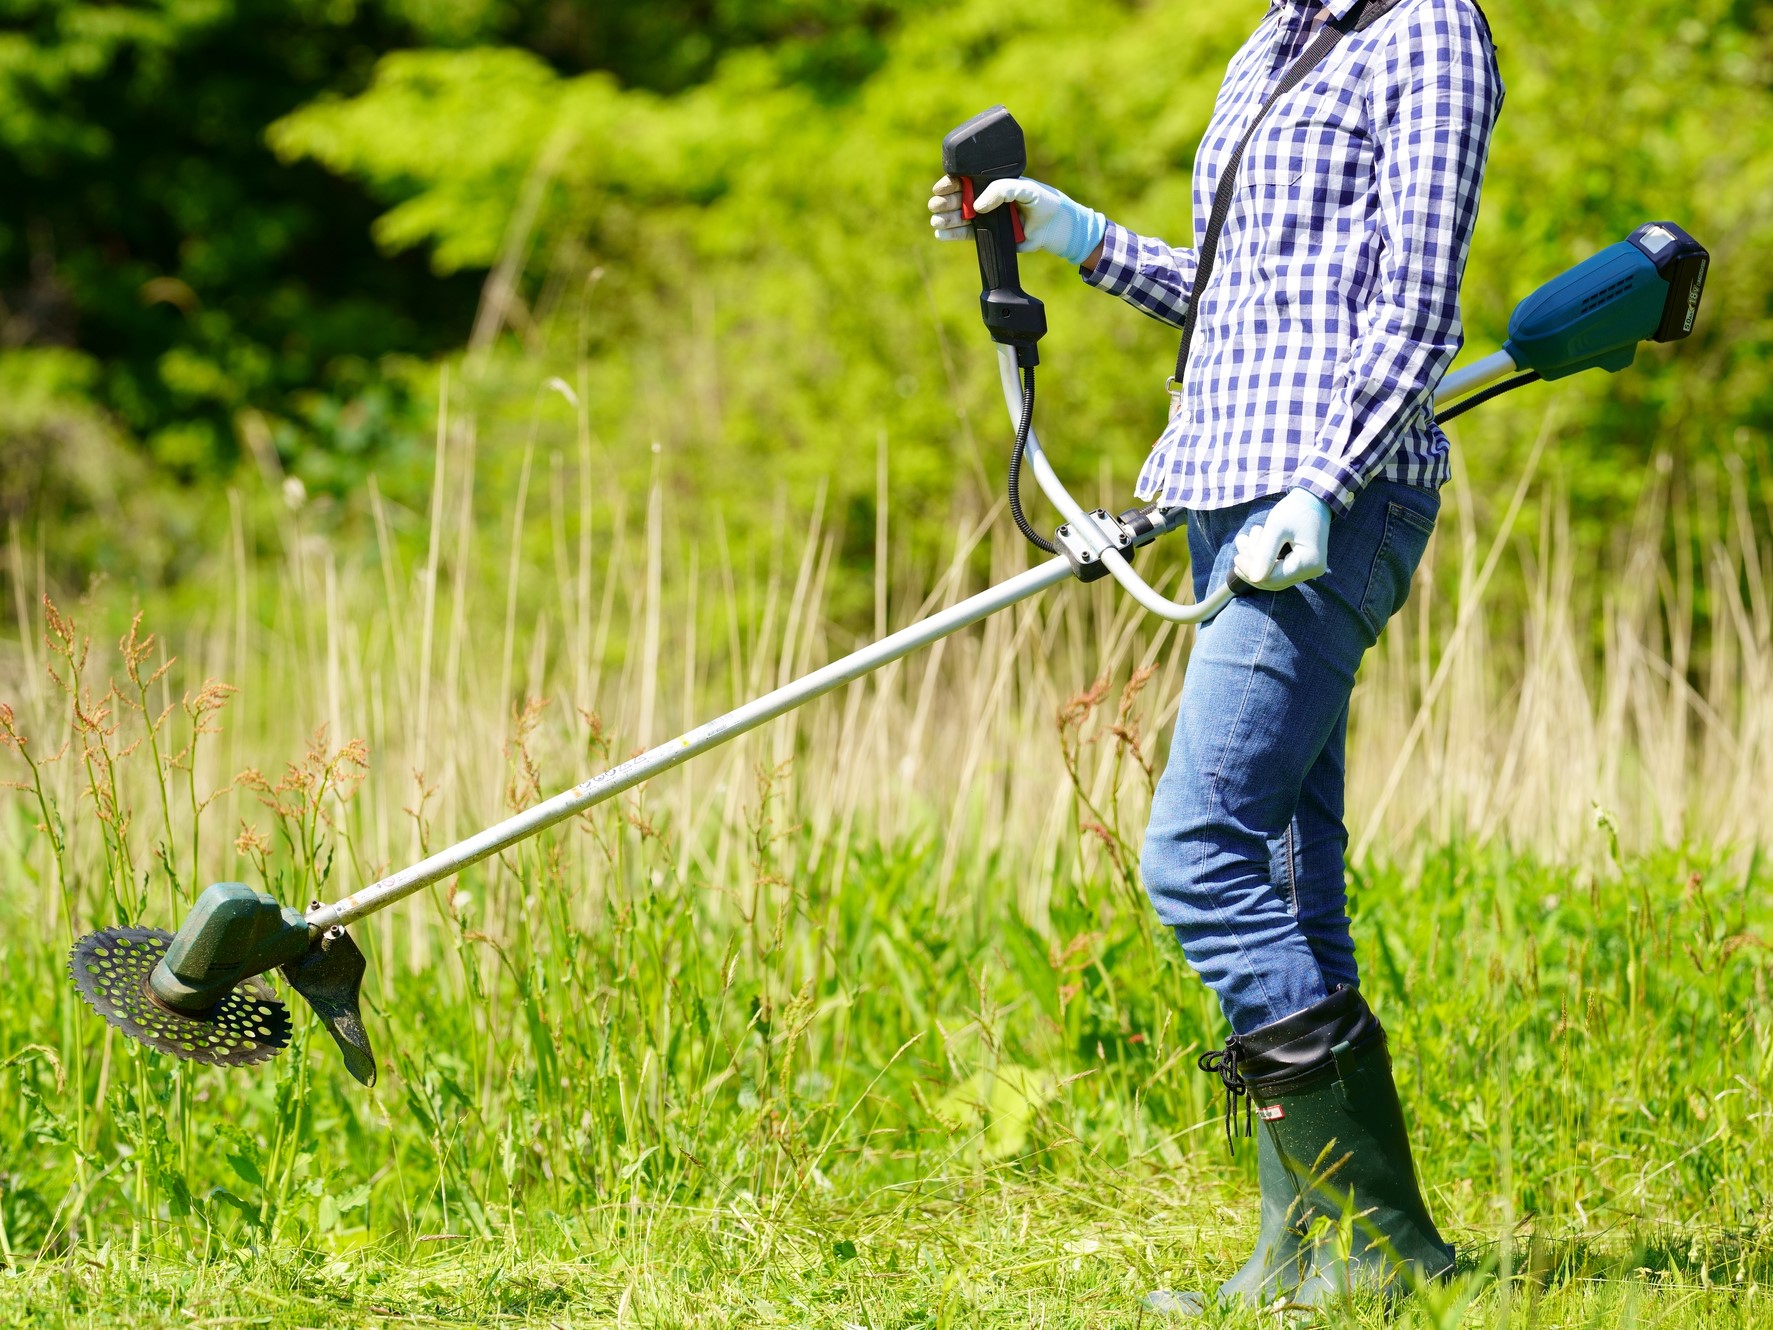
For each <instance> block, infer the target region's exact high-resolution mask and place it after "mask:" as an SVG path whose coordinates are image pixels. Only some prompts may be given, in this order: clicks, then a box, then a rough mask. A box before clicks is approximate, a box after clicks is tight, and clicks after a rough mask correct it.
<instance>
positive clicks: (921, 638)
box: [308, 559, 1071, 928]
mask: <svg viewBox="0 0 1773 1330" xmlns="http://www.w3.org/2000/svg"><path fill="white" fill-rule="evenodd" d="M1070 576H1071V565H1070V564H1069V563H1067V562H1066V561H1065V560H1064V559H1050V560H1048V561H1047V562H1046V563H1043V564H1041V565H1039V566H1038V567H1035V568H1030V569H1029V570H1028V571H1027V572H1025V573H1019V574H1018V575H1016V576H1015V577H1012V578H1010V579H1009V580H1007V581H1004V582H999V583H998V584H997V585H996V586H994V587H992V588H991V589H990V590H988V591H981V592H980V593H979V594H978V595H976V596H974V597H972V598H971V599H969V600H963V601H961V602H960V604H958V605H955V606H953V607H951V608H949V609H946V610H943V611H941V612H940V613H938V614H932V615H931V616H930V617H929V618H927V619H924V620H922V621H920V622H918V623H914V624H912V625H911V626H910V627H909V628H902V629H900V630H899V631H898V632H896V633H894V634H892V636H890V637H884V638H882V639H881V640H880V641H878V642H875V643H873V644H871V645H869V646H865V647H863V648H862V649H861V650H860V651H854V652H851V653H850V654H849V655H847V656H845V657H844V658H843V659H842V660H836V661H833V662H832V663H831V664H829V665H827V666H825V667H824V668H823V669H819V670H814V671H813V672H812V673H811V674H809V675H807V676H805V677H804V678H801V679H796V680H795V681H794V682H793V683H791V684H786V685H784V686H783V687H781V688H778V689H776V690H775V691H774V692H773V693H766V694H765V695H764V696H762V697H760V698H758V699H756V700H755V701H752V702H747V703H746V704H745V705H744V706H742V707H737V708H735V709H734V710H732V711H729V712H727V713H726V715H724V716H721V717H720V718H719V719H717V720H711V721H709V722H708V723H707V724H706V725H701V726H698V727H697V728H696V729H693V730H691V731H690V732H689V733H688V734H685V735H683V736H681V737H680V738H676V739H673V740H671V741H670V742H669V743H663V744H660V745H659V746H658V747H657V748H654V749H651V750H650V751H648V752H645V753H642V754H641V755H640V756H638V757H632V758H629V759H628V761H626V762H624V763H622V764H621V765H620V766H617V767H612V768H611V769H610V770H608V771H606V772H604V773H603V774H602V775H600V776H593V777H592V778H591V779H590V780H588V781H585V782H584V783H583V784H580V785H575V786H574V787H573V788H572V789H570V790H568V791H566V792H565V793H564V794H557V795H555V796H554V797H553V798H552V799H549V800H548V801H547V802H545V803H540V804H537V805H536V806H535V807H534V808H530V809H526V810H525V811H524V812H521V813H519V814H517V815H516V816H515V817H509V818H506V819H505V820H504V821H503V822H501V823H499V824H498V826H496V827H491V828H489V829H487V830H486V831H483V832H481V833H480V834H478V835H476V836H470V837H469V838H468V839H467V840H465V841H462V842H461V843H460V844H458V845H453V846H451V847H450V848H449V849H447V850H442V851H440V852H438V853H437V854H434V855H432V856H431V857H430V858H429V859H427V860H425V861H424V862H423V863H419V864H414V865H413V866H412V867H411V868H405V869H402V870H401V871H400V872H398V873H395V874H394V875H393V876H391V877H385V878H383V879H382V880H381V881H380V882H377V883H374V884H373V885H371V886H367V887H365V888H363V890H361V891H358V892H355V893H353V894H352V895H350V896H347V897H345V899H343V900H341V901H335V902H334V903H333V904H331V905H322V906H318V907H317V908H315V909H313V910H310V911H309V912H308V923H309V925H310V926H312V927H315V928H330V927H331V926H332V925H334V924H349V923H352V922H353V921H355V920H358V919H361V918H363V916H364V915H366V914H371V913H373V912H374V911H376V910H379V909H381V908H382V907H383V906H384V905H391V904H393V903H394V902H395V901H397V900H399V899H400V898H401V897H403V896H409V895H411V894H412V893H413V892H415V891H418V890H419V889H421V888H423V887H428V886H430V885H431V884H432V883H434V882H440V881H442V880H443V879H444V878H447V877H452V876H454V875H455V874H456V873H458V872H460V871H461V870H462V869H464V868H466V867H468V866H469V865H470V864H475V863H479V862H480V861H481V860H482V859H485V858H488V857H489V856H491V855H495V854H497V853H499V851H501V850H505V849H509V848H510V847H511V846H513V845H515V844H517V843H518V842H519V841H522V840H526V839H528V838H529V837H531V836H533V835H535V834H536V833H537V832H539V831H542V830H545V829H546V828H548V827H551V826H553V825H554V824H555V823H556V822H562V821H564V820H565V819H567V818H569V817H571V816H573V814H575V813H582V812H584V811H585V810H586V809H587V808H591V807H594V806H595V805H597V804H600V803H602V802H603V801H604V800H606V799H609V798H612V797H613V796H615V795H618V794H620V793H621V792H622V791H623V790H629V789H632V788H633V787H634V786H636V785H638V784H640V783H641V782H642V781H645V780H650V779H651V778H652V777H654V776H657V775H658V774H659V773H660V772H664V771H669V770H670V769H671V768H672V767H675V766H677V765H678V764H679V763H682V762H687V761H688V760H689V759H690V758H692V757H695V756H696V755H697V754H699V753H705V752H707V751H708V750H709V749H710V748H715V747H718V746H719V745H721V744H723V743H725V742H726V741H727V740H729V739H736V738H737V737H738V736H739V735H741V734H744V733H745V732H746V731H747V730H753V729H756V728H757V727H758V726H759V725H762V724H763V723H764V722H765V721H770V720H774V719H775V718H776V717H777V716H781V715H785V714H786V713H788V712H790V711H793V710H794V709H795V708H796V707H798V706H802V705H804V704H805V703H807V702H810V701H812V700H813V699H814V698H815V697H822V696H823V695H824V694H826V693H829V692H830V691H831V690H832V689H834V688H840V687H842V686H843V685H844V684H846V683H850V682H852V681H853V680H856V679H859V678H861V677H862V676H863V675H864V674H868V673H870V672H872V671H874V670H877V669H879V668H880V667H881V666H882V665H887V664H890V663H892V662H893V661H895V660H898V659H899V658H900V657H902V656H908V655H910V654H911V653H912V652H913V651H916V650H917V649H918V648H920V647H926V646H928V645H929V644H930V643H932V642H935V641H938V640H939V639H941V638H944V637H947V636H948V635H949V634H951V633H956V632H959V631H960V630H961V629H962V628H966V627H968V626H969V625H971V624H975V623H978V622H979V620H981V619H985V618H989V617H990V616H991V615H993V614H996V613H997V612H998V611H999V610H1001V609H1007V608H1008V607H1009V606H1011V605H1014V604H1017V603H1018V602H1020V601H1024V600H1027V599H1028V598H1029V597H1030V596H1036V595H1039V594H1040V593H1041V592H1042V591H1045V590H1046V589H1047V588H1048V587H1052V586H1057V585H1058V584H1059V583H1060V582H1063V581H1065V580H1067V579H1068V578H1069V577H1070Z"/></svg>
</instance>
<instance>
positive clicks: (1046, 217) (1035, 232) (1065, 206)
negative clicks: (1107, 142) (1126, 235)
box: [930, 176, 1108, 263]
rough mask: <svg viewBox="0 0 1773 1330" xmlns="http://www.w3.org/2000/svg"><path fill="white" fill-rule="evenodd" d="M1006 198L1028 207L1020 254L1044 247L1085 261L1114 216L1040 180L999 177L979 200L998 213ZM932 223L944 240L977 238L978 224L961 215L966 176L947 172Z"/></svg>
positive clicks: (934, 199) (979, 205) (979, 207)
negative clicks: (975, 227) (962, 182)
mask: <svg viewBox="0 0 1773 1330" xmlns="http://www.w3.org/2000/svg"><path fill="white" fill-rule="evenodd" d="M1006 203H1015V204H1019V205H1021V208H1022V234H1023V235H1024V236H1026V237H1027V239H1025V240H1024V241H1023V242H1022V243H1021V244H1019V245H1017V246H1016V252H1017V253H1018V254H1030V253H1033V252H1034V251H1035V250H1037V249H1044V250H1046V251H1047V253H1049V254H1057V255H1058V256H1059V257H1060V258H1062V259H1064V260H1066V261H1067V262H1068V263H1082V262H1083V261H1084V260H1085V259H1087V258H1089V257H1090V255H1091V254H1093V253H1095V251H1096V246H1097V245H1100V244H1101V243H1102V234H1103V232H1105V231H1106V230H1107V229H1108V219H1107V218H1106V217H1104V216H1103V215H1102V214H1101V213H1099V212H1091V211H1090V210H1089V209H1088V208H1086V207H1084V206H1083V205H1082V204H1081V203H1077V202H1075V201H1073V200H1072V199H1069V198H1067V197H1066V196H1065V195H1063V194H1061V193H1060V192H1059V191H1058V190H1056V189H1054V188H1053V187H1052V186H1051V185H1043V184H1041V183H1040V181H1038V180H1028V179H1017V180H994V181H992V182H991V183H990V184H989V185H987V186H985V188H984V189H983V190H981V191H980V192H979V196H978V198H976V199H974V200H973V208H974V210H975V211H978V212H992V211H994V210H996V209H998V208H1001V207H1002V206H1003V205H1004V204H1006ZM930 212H931V213H932V214H933V215H932V216H931V218H930V225H931V226H932V227H934V228H935V232H936V239H938V240H971V239H972V238H973V224H972V223H971V222H969V221H967V220H966V219H965V218H964V217H962V216H961V215H960V181H958V180H956V179H954V178H953V177H952V176H943V177H942V178H941V179H940V180H938V181H937V182H936V184H935V190H934V193H933V194H932V196H931V198H930Z"/></svg>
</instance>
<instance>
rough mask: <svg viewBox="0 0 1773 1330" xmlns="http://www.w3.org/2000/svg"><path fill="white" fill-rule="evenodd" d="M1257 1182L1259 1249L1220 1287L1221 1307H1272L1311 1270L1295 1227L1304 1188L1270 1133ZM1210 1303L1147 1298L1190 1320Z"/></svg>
mask: <svg viewBox="0 0 1773 1330" xmlns="http://www.w3.org/2000/svg"><path fill="white" fill-rule="evenodd" d="M1256 1179H1257V1182H1258V1183H1259V1184H1260V1186H1261V1193H1262V1226H1261V1229H1260V1230H1259V1231H1258V1232H1257V1234H1256V1249H1255V1250H1254V1251H1252V1252H1251V1253H1250V1258H1249V1260H1247V1261H1245V1262H1244V1263H1243V1266H1242V1267H1241V1268H1240V1269H1239V1270H1238V1272H1237V1273H1236V1274H1234V1275H1233V1276H1232V1277H1231V1278H1230V1279H1228V1280H1226V1281H1225V1282H1224V1283H1223V1284H1221V1285H1220V1286H1219V1301H1220V1302H1234V1301H1238V1300H1242V1301H1245V1302H1250V1303H1254V1304H1256V1305H1258V1306H1268V1305H1270V1304H1272V1303H1274V1302H1275V1301H1277V1300H1278V1299H1279V1298H1281V1297H1283V1296H1284V1295H1287V1294H1290V1293H1291V1292H1292V1291H1293V1290H1294V1289H1295V1288H1297V1287H1298V1286H1299V1284H1300V1282H1301V1280H1303V1279H1304V1278H1305V1276H1306V1275H1307V1274H1308V1273H1309V1270H1310V1266H1309V1264H1308V1263H1307V1262H1306V1261H1305V1260H1304V1259H1303V1253H1302V1248H1301V1246H1300V1243H1299V1237H1300V1229H1299V1227H1298V1226H1297V1225H1296V1224H1295V1219H1296V1218H1297V1211H1298V1198H1299V1188H1298V1187H1297V1186H1296V1185H1295V1184H1294V1181H1293V1176H1292V1174H1291V1173H1290V1172H1288V1171H1287V1167H1286V1165H1285V1164H1283V1163H1282V1162H1281V1157H1280V1154H1279V1153H1278V1152H1277V1151H1276V1150H1275V1148H1274V1141H1273V1139H1272V1138H1271V1137H1270V1135H1269V1134H1268V1133H1267V1132H1260V1133H1258V1134H1257V1137H1256ZM1209 1302H1210V1298H1209V1297H1208V1295H1207V1294H1205V1293H1195V1292H1189V1293H1172V1292H1170V1291H1168V1290H1159V1291H1158V1292H1155V1293H1151V1294H1147V1295H1146V1298H1145V1307H1146V1310H1147V1311H1151V1312H1156V1313H1159V1314H1160V1315H1166V1316H1174V1317H1189V1316H1200V1315H1203V1314H1204V1313H1205V1312H1206V1309H1207V1305H1208V1303H1209Z"/></svg>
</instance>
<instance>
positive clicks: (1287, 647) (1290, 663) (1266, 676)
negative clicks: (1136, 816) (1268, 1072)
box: [1140, 480, 1440, 1035]
mask: <svg viewBox="0 0 1773 1330" xmlns="http://www.w3.org/2000/svg"><path fill="white" fill-rule="evenodd" d="M1278 498H1279V496H1278V495H1276V496H1272V497H1269V498H1265V499H1258V500H1256V501H1255V502H1253V503H1246V504H1240V505H1238V506H1237V507H1233V508H1224V509H1215V510H1210V511H1202V512H1193V513H1190V514H1189V518H1188V541H1189V549H1190V552H1191V554H1192V557H1193V561H1194V588H1195V595H1196V596H1197V597H1198V596H1202V595H1205V594H1206V592H1207V589H1208V587H1209V584H1210V585H1212V586H1217V585H1219V584H1221V583H1222V582H1223V581H1224V580H1225V576H1226V574H1227V573H1228V572H1230V571H1231V561H1232V558H1233V555H1234V552H1235V551H1234V550H1233V545H1232V542H1233V541H1234V539H1235V538H1236V536H1237V535H1238V533H1239V532H1241V531H1243V530H1245V529H1246V528H1248V527H1251V526H1254V525H1256V524H1258V523H1260V522H1261V521H1262V519H1263V516H1264V515H1265V514H1266V512H1267V511H1268V509H1270V508H1272V507H1273V506H1274V504H1275V503H1276V502H1277V500H1278ZM1439 511H1440V497H1439V495H1438V494H1436V493H1435V492H1434V491H1432V490H1425V489H1418V488H1415V487H1412V486H1407V485H1402V484H1398V483H1395V482H1391V481H1383V480H1380V481H1375V482H1373V483H1372V484H1371V485H1369V486H1368V487H1367V488H1366V489H1365V490H1363V491H1362V492H1361V494H1360V496H1359V497H1358V498H1357V499H1356V500H1355V502H1354V505H1353V507H1352V508H1351V509H1350V510H1349V512H1348V513H1347V514H1346V515H1345V516H1343V517H1340V518H1338V519H1336V520H1335V521H1334V522H1332V523H1331V526H1330V553H1329V563H1330V570H1329V571H1328V572H1327V573H1325V574H1324V575H1323V576H1322V577H1319V578H1317V579H1315V580H1313V581H1310V582H1306V583H1302V584H1301V585H1299V586H1296V587H1292V588H1290V589H1288V590H1286V591H1273V592H1270V591H1263V592H1257V593H1256V594H1255V595H1253V596H1250V597H1247V598H1244V599H1239V600H1234V601H1233V602H1232V603H1231V604H1229V605H1227V606H1226V607H1225V608H1224V609H1223V610H1221V611H1220V612H1219V614H1218V615H1216V616H1215V617H1214V618H1213V619H1212V620H1211V621H1210V622H1209V623H1208V624H1207V625H1206V626H1205V627H1203V628H1202V629H1201V630H1200V633H1199V635H1198V637H1197V639H1196V642H1195V647H1194V651H1193V653H1192V654H1191V655H1190V656H1189V659H1188V670H1187V674H1186V676H1185V677H1184V680H1183V684H1182V702H1181V709H1180V711H1179V712H1178V714H1177V717H1176V732H1175V738H1174V739H1173V740H1172V742H1171V745H1170V758H1169V764H1168V765H1167V766H1166V767H1165V769H1164V774H1163V778H1162V780H1161V781H1159V783H1158V787H1157V795H1156V798H1155V800H1154V801H1153V804H1152V810H1151V821H1150V823H1149V824H1148V826H1147V827H1146V832H1145V847H1144V852H1143V855H1142V857H1141V862H1140V868H1141V871H1142V873H1143V876H1144V879H1145V889H1146V891H1147V892H1148V893H1149V895H1150V896H1151V900H1152V904H1153V905H1155V906H1156V907H1157V914H1158V918H1159V919H1161V920H1162V921H1163V922H1164V923H1165V924H1166V925H1168V926H1169V927H1171V928H1173V929H1174V930H1175V932H1176V937H1177V938H1178V940H1179V941H1180V942H1181V943H1182V949H1183V952H1184V953H1185V954H1186V955H1187V957H1188V961H1189V964H1191V965H1192V966H1193V967H1194V969H1195V970H1196V971H1197V972H1198V973H1199V974H1200V976H1201V978H1202V980H1203V981H1205V983H1206V984H1207V986H1208V987H1209V988H1211V989H1212V990H1213V991H1214V993H1216V994H1217V995H1218V998H1219V1005H1220V1007H1221V1008H1222V1009H1223V1010H1224V1012H1225V1017H1226V1019H1227V1020H1228V1021H1229V1022H1230V1023H1231V1028H1232V1029H1233V1030H1234V1031H1235V1032H1236V1033H1238V1034H1240V1035H1241V1034H1249V1033H1250V1032H1251V1031H1254V1030H1258V1029H1260V1028H1261V1027H1263V1026H1265V1025H1269V1024H1272V1023H1273V1022H1275V1021H1278V1020H1281V1019H1282V1018H1284V1017H1287V1016H1290V1015H1292V1014H1293V1013H1294V1012H1297V1011H1301V1010H1303V1009H1304V1008H1306V1007H1309V1006H1311V1005H1313V1004H1314V1003H1316V1002H1319V1001H1321V1000H1323V999H1324V998H1325V997H1327V996H1329V994H1330V993H1332V992H1334V991H1335V989H1336V988H1337V987H1339V986H1341V985H1344V984H1346V985H1348V986H1349V987H1358V986H1359V981H1360V972H1359V970H1358V968H1357V967H1356V965H1355V960H1354V942H1353V939H1352V938H1351V937H1350V935H1349V928H1348V896H1347V884H1346V881H1345V879H1344V876H1343V856H1344V854H1345V853H1346V852H1347V849H1348V831H1347V828H1346V827H1345V826H1344V825H1343V822H1342V816H1343V806H1342V796H1343V777H1344V774H1345V765H1344V763H1345V752H1344V750H1345V748H1346V743H1347V737H1348V698H1349V694H1350V693H1351V692H1352V691H1353V689H1354V676H1355V671H1356V670H1357V669H1358V668H1359V667H1360V663H1361V657H1362V656H1363V655H1365V654H1366V650H1367V648H1368V647H1370V646H1372V645H1373V643H1374V642H1376V641H1377V640H1378V638H1379V632H1380V630H1381V629H1383V628H1384V627H1385V623H1386V621H1387V620H1388V619H1390V618H1391V616H1392V615H1393V614H1395V613H1397V611H1398V609H1399V608H1400V607H1401V606H1402V605H1403V603H1404V601H1405V599H1406V598H1407V597H1408V595H1409V591H1410V579H1411V577H1412V576H1413V575H1414V573H1415V571H1416V565H1417V564H1418V563H1419V562H1421V559H1422V553H1423V550H1424V549H1425V548H1426V547H1427V544H1428V538H1429V536H1430V534H1432V532H1433V531H1434V522H1435V517H1436V515H1437V514H1438V513H1439Z"/></svg>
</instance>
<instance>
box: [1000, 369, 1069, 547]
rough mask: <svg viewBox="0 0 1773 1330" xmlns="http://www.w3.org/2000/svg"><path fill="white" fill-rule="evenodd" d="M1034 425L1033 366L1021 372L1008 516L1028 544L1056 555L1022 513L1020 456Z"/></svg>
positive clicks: (1051, 545)
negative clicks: (1018, 416)
mask: <svg viewBox="0 0 1773 1330" xmlns="http://www.w3.org/2000/svg"><path fill="white" fill-rule="evenodd" d="M1033 424H1034V366H1032V365H1029V366H1026V367H1025V368H1024V369H1023V370H1022V419H1021V420H1020V421H1018V422H1017V423H1016V450H1015V451H1014V452H1012V453H1011V454H1010V516H1011V517H1013V518H1015V519H1016V530H1018V531H1020V532H1021V533H1022V534H1023V535H1024V536H1026V537H1027V538H1028V543H1029V544H1031V545H1033V546H1034V547H1035V548H1036V549H1039V550H1041V551H1043V552H1045V553H1047V554H1057V553H1058V552H1059V551H1058V548H1057V547H1056V546H1055V545H1054V544H1053V542H1052V541H1050V540H1048V539H1047V538H1046V537H1045V536H1043V535H1041V534H1040V532H1038V531H1036V530H1035V529H1034V528H1033V527H1032V526H1030V525H1029V524H1028V519H1027V517H1025V516H1024V515H1023V513H1022V492H1021V485H1022V454H1023V453H1024V452H1025V451H1027V448H1028V430H1029V428H1030V427H1031V426H1032V425H1033Z"/></svg>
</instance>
